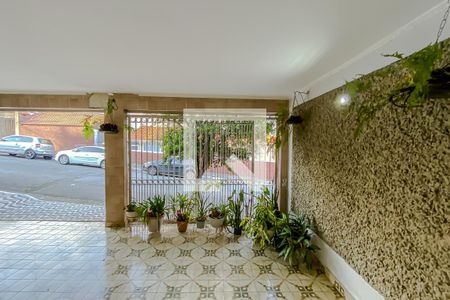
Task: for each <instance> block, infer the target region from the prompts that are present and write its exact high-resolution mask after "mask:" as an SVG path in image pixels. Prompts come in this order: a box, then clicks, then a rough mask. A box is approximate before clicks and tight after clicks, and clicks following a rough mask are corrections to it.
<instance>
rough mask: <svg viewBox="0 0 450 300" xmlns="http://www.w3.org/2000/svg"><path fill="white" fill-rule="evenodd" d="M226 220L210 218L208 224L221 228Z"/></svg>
mask: <svg viewBox="0 0 450 300" xmlns="http://www.w3.org/2000/svg"><path fill="white" fill-rule="evenodd" d="M224 220H225V218H220V219H214V218H210V217H208V223H209V224H210V225H211V226H212V227H214V228H219V227H221V226H222V225H223V221H224Z"/></svg>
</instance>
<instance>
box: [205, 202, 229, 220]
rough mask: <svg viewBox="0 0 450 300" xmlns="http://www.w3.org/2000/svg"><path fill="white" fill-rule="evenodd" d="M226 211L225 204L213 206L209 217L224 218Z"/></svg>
mask: <svg viewBox="0 0 450 300" xmlns="http://www.w3.org/2000/svg"><path fill="white" fill-rule="evenodd" d="M226 211H227V209H226V206H225V205H219V206H213V207H211V209H210V210H209V217H210V218H213V219H222V218H224V217H225V215H226Z"/></svg>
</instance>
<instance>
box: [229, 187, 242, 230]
mask: <svg viewBox="0 0 450 300" xmlns="http://www.w3.org/2000/svg"><path fill="white" fill-rule="evenodd" d="M235 195H236V190H234V191H233V193H232V194H231V195H230V197H228V212H229V213H228V224H229V225H231V226H233V228H234V229H238V230H240V229H241V227H242V226H241V222H242V212H243V210H244V190H242V189H241V191H240V192H239V194H238V197H237V198H236V199H235Z"/></svg>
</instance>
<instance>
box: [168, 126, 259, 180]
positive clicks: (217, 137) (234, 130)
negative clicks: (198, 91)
mask: <svg viewBox="0 0 450 300" xmlns="http://www.w3.org/2000/svg"><path fill="white" fill-rule="evenodd" d="M252 139H253V130H249V131H245V130H244V131H242V127H241V122H236V121H225V122H213V121H197V122H196V145H197V149H196V154H197V157H196V167H197V170H196V173H197V177H198V178H200V177H201V176H202V175H203V174H204V172H205V171H206V170H207V169H208V168H209V167H211V166H215V167H220V166H223V165H225V162H226V160H227V159H228V158H229V157H230V156H232V155H235V156H237V157H239V158H240V159H248V158H249V157H250V155H251V150H252V149H251V146H252ZM163 143H164V144H163V149H164V154H163V156H164V159H168V158H169V157H177V158H180V159H183V156H184V130H183V128H181V127H180V128H170V129H169V130H167V131H166V132H165V134H164V140H163Z"/></svg>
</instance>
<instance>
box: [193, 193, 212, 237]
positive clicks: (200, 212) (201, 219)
mask: <svg viewBox="0 0 450 300" xmlns="http://www.w3.org/2000/svg"><path fill="white" fill-rule="evenodd" d="M207 201H208V198H207V197H206V198H205V197H203V196H202V194H200V193H199V192H197V193H195V194H194V203H195V206H196V207H197V216H196V218H195V220H196V221H197V228H200V229H202V228H205V222H206V216H207V214H208V209H209V207H210V206H211V203H207Z"/></svg>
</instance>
